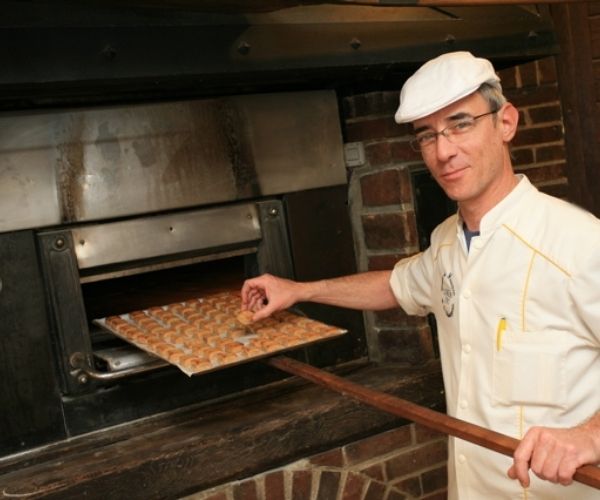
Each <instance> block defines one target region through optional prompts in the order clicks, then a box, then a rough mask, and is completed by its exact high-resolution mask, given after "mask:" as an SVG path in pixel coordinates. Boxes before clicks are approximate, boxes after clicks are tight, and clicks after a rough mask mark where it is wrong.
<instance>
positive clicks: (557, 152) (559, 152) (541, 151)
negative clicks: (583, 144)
mask: <svg viewBox="0 0 600 500" xmlns="http://www.w3.org/2000/svg"><path fill="white" fill-rule="evenodd" d="M535 158H536V160H537V161H538V162H545V161H556V160H564V159H565V158H566V152H565V147H564V146H563V145H562V144H559V145H556V146H542V147H539V148H537V150H536V152H535Z"/></svg>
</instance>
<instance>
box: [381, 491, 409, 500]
mask: <svg viewBox="0 0 600 500" xmlns="http://www.w3.org/2000/svg"><path fill="white" fill-rule="evenodd" d="M405 499H406V497H405V496H404V495H403V494H402V493H400V492H399V491H396V490H393V489H392V490H389V491H388V494H387V495H386V497H385V500H405Z"/></svg>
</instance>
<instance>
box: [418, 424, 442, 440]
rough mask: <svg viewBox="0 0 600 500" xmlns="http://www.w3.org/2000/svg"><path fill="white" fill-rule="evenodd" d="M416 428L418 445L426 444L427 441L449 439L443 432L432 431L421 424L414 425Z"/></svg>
mask: <svg viewBox="0 0 600 500" xmlns="http://www.w3.org/2000/svg"><path fill="white" fill-rule="evenodd" d="M414 426H415V427H414V428H415V438H416V440H417V443H424V442H426V441H433V440H437V439H447V438H446V434H444V433H442V432H438V431H434V430H431V429H429V428H428V427H424V426H422V425H420V424H414Z"/></svg>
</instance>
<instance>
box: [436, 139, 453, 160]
mask: <svg viewBox="0 0 600 500" xmlns="http://www.w3.org/2000/svg"><path fill="white" fill-rule="evenodd" d="M435 152H436V155H437V157H438V160H440V161H446V160H448V159H449V158H452V157H453V156H454V155H455V154H456V144H453V143H452V142H450V140H449V139H448V137H447V136H446V134H444V133H440V134H438V136H437V138H436V141H435Z"/></svg>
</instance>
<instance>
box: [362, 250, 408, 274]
mask: <svg viewBox="0 0 600 500" xmlns="http://www.w3.org/2000/svg"><path fill="white" fill-rule="evenodd" d="M408 255H409V254H403V253H393V254H386V255H371V256H369V262H368V267H369V271H387V270H391V269H393V268H394V266H395V265H396V262H398V261H399V260H400V259H402V258H404V257H408Z"/></svg>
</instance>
